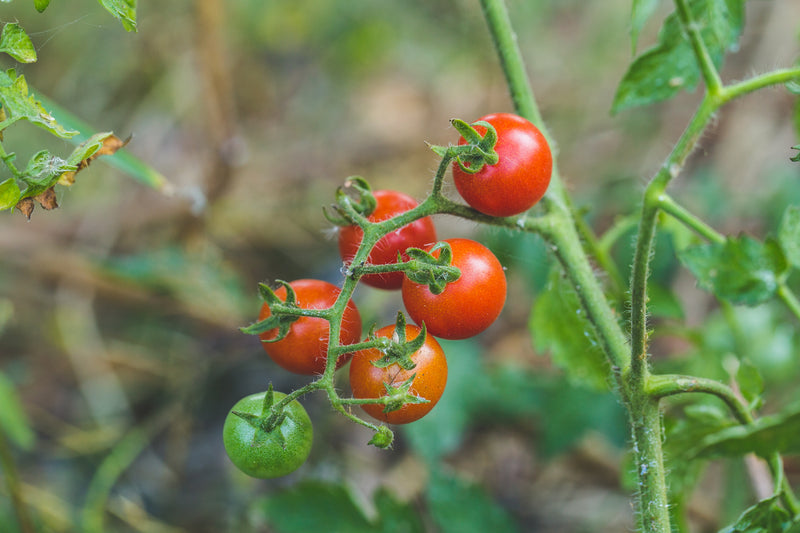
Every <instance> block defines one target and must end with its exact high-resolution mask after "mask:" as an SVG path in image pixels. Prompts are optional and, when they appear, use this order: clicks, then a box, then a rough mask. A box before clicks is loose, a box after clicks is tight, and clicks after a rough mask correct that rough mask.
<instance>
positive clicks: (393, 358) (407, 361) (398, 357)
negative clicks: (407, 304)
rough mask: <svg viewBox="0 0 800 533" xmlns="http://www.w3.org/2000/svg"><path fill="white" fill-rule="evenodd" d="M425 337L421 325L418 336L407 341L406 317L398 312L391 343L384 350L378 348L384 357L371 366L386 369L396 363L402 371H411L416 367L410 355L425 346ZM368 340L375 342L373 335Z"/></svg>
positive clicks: (423, 326) (423, 325) (423, 327)
mask: <svg viewBox="0 0 800 533" xmlns="http://www.w3.org/2000/svg"><path fill="white" fill-rule="evenodd" d="M426 335H427V332H426V331H425V324H422V331H420V332H419V335H417V336H416V337H414V340H411V341H407V340H406V317H405V315H404V314H403V313H402V312H398V313H397V322H396V325H395V330H394V334H392V339H391V342H390V343H389V345H388V346H386V347H385V348H380V351H381V352H383V353H384V356H383V357H381V358H380V359H378V360H377V361H373V362H372V364H373V366H375V367H377V368H386V367H388V366H391V365H393V364H395V363H397V365H398V366H400V368H402V369H403V370H411V369H413V368H414V367H415V366H417V365H416V363H414V361H413V360H412V359H411V355H412V354H414V353H415V352H416V351H417V350H419V349H420V348H422V345H423V344H425V337H426ZM370 339H371V340H377V338H376V337H375V336H374V335H373V336H372V337H371V338H370Z"/></svg>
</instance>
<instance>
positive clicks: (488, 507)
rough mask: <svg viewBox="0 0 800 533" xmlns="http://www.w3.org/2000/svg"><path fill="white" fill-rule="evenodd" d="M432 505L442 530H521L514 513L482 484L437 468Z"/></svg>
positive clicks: (430, 487) (472, 532)
mask: <svg viewBox="0 0 800 533" xmlns="http://www.w3.org/2000/svg"><path fill="white" fill-rule="evenodd" d="M427 496H428V498H427V499H428V507H429V509H430V512H431V515H432V517H433V520H434V522H436V524H437V525H438V526H439V530H440V531H441V532H442V533H481V532H485V531H503V532H504V533H513V532H515V531H519V529H518V528H517V525H516V524H515V523H514V521H513V520H512V518H511V516H510V515H509V514H508V513H507V512H506V511H505V510H504V509H503V508H502V507H500V506H498V505H497V504H496V503H495V502H494V501H492V499H491V498H490V497H489V495H488V494H486V492H485V491H484V490H483V489H482V488H481V487H479V486H477V485H474V484H471V483H468V482H466V481H464V480H462V479H459V478H457V477H455V476H453V475H451V474H448V473H445V472H443V471H442V470H441V469H436V470H434V471H433V472H432V473H431V479H430V483H429V484H428V492H427Z"/></svg>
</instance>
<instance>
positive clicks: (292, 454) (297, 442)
mask: <svg viewBox="0 0 800 533" xmlns="http://www.w3.org/2000/svg"><path fill="white" fill-rule="evenodd" d="M266 394H267V393H266V392H259V393H256V394H251V395H250V396H247V397H245V398H242V399H241V400H239V401H238V402H236V404H235V405H234V406H233V408H232V409H231V412H229V413H228V416H227V417H226V418H225V425H224V426H223V428H222V441H223V443H224V445H225V451H226V452H227V453H228V457H230V459H231V462H232V463H233V464H234V465H236V467H237V468H238V469H239V470H241V471H242V472H244V473H245V474H247V475H248V476H252V477H257V478H261V479H266V478H274V477H280V476H285V475H286V474H289V473H291V472H294V471H295V470H297V469H298V468H300V466H301V465H302V464H303V463H304V462H305V461H306V459H307V458H308V454H309V453H310V452H311V442H312V440H313V434H314V431H313V427H312V425H311V419H310V418H308V413H306V410H305V409H304V408H303V406H302V405H300V403H299V402H298V401H297V400H295V401H293V402H291V403H289V405H287V406H286V407H285V408H284V409H283V413H284V414H285V415H286V418H284V419H283V421H282V422H281V423H280V425H279V426H278V427H276V428H275V429H274V430H272V431H270V432H269V433H266V434H262V435H261V438H259V439H256V438H255V437H256V431H257V430H256V428H255V427H254V426H253V425H252V424H251V423H250V422H248V421H247V420H245V419H243V418H242V417H240V416H238V415H235V414H233V411H236V412H239V413H245V414H250V415H255V416H261V415H262V414H263V413H262V410H263V406H264V396H265V395H266ZM284 396H286V395H285V394H283V393H281V392H273V402H275V403H277V402H278V401H279V400H280V399H281V398H283V397H284Z"/></svg>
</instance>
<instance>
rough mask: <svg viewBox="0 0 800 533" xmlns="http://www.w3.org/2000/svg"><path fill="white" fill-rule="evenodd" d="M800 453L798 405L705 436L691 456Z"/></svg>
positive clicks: (766, 455) (799, 413)
mask: <svg viewBox="0 0 800 533" xmlns="http://www.w3.org/2000/svg"><path fill="white" fill-rule="evenodd" d="M774 452H780V453H786V454H797V453H800V406H798V405H795V406H794V407H792V408H791V409H789V410H787V411H784V412H782V413H778V414H775V415H769V416H764V417H761V418H759V419H757V420H756V421H755V422H753V423H752V424H749V425H746V426H733V427H730V428H726V429H723V430H721V431H718V432H716V433H712V434H711V435H708V436H707V437H706V438H704V439H702V440H701V441H700V443H699V444H698V445H696V446H695V448H694V450H693V451H692V453H691V455H692V456H693V457H703V458H714V457H740V456H743V455H745V454H748V453H755V454H756V455H758V456H760V457H769V456H770V454H772V453H774Z"/></svg>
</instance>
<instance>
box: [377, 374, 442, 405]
mask: <svg viewBox="0 0 800 533" xmlns="http://www.w3.org/2000/svg"><path fill="white" fill-rule="evenodd" d="M416 377H417V375H416V374H414V375H412V376H411V377H410V378H408V379H407V380H405V381H404V382H402V383H401V384H400V385H398V386H396V387H395V386H394V385H390V384H388V383H384V384H383V386H384V387H386V395H385V396H383V397H382V398H381V402H382V403H383V405H384V408H383V412H384V413H391V412H392V411H397V410H398V409H401V408H402V407H403V406H404V405H408V404H417V403H429V402H430V400H426V399H425V398H421V397H420V396H417V395H416V394H413V393H412V392H411V385H412V383H414V378H416Z"/></svg>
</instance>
